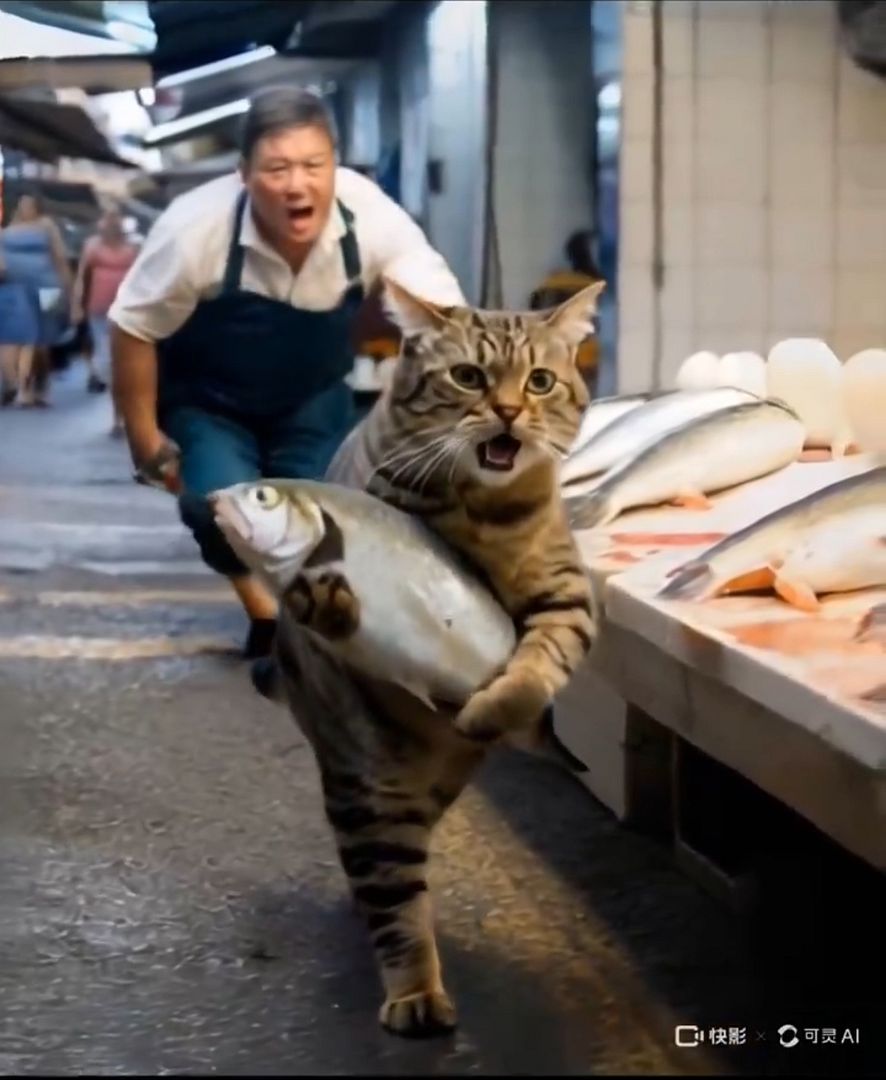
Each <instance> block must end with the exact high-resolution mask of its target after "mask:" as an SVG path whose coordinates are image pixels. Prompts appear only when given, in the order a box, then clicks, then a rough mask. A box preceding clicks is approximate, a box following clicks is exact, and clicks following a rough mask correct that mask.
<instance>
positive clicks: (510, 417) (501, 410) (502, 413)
mask: <svg viewBox="0 0 886 1080" xmlns="http://www.w3.org/2000/svg"><path fill="white" fill-rule="evenodd" d="M492 411H493V412H494V413H495V415H496V416H498V417H500V418H501V419H502V420H504V422H505V424H507V426H508V427H510V426H511V424H513V422H514V421H515V420H516V419H517V417H518V416H519V415H520V413H521V412H523V406H522V405H493V406H492Z"/></svg>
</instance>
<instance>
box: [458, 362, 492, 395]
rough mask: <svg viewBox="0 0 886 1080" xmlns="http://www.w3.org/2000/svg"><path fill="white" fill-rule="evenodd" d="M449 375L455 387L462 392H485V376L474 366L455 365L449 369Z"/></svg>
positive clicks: (480, 369) (481, 370)
mask: <svg viewBox="0 0 886 1080" xmlns="http://www.w3.org/2000/svg"><path fill="white" fill-rule="evenodd" d="M449 375H450V378H451V379H452V381H453V382H454V383H455V385H456V386H460V387H461V388H462V390H485V389H486V376H485V375H484V373H483V369H482V368H479V367H477V365H476V364H456V365H455V367H452V368H450V369H449Z"/></svg>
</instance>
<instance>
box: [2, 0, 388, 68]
mask: <svg viewBox="0 0 886 1080" xmlns="http://www.w3.org/2000/svg"><path fill="white" fill-rule="evenodd" d="M396 6H397V0H117V2H113V0H2V2H0V9H2V10H5V11H8V12H9V13H10V14H14V15H18V16H20V17H21V18H25V19H29V20H31V21H32V22H37V23H43V24H45V25H49V26H56V27H59V28H63V29H68V30H76V31H78V32H80V33H86V34H92V35H94V36H96V37H104V38H111V39H115V40H117V41H120V42H126V43H128V44H129V45H131V46H132V48H133V50H134V52H135V53H136V54H137V55H139V56H140V58H142V59H144V60H147V61H149V63H150V65H151V68H152V70H153V76H154V81H155V82H156V81H159V80H161V79H163V78H164V77H166V76H169V75H175V74H178V73H180V72H183V71H187V70H188V69H191V68H196V67H202V66H204V65H206V64H211V63H214V62H216V61H218V60H223V59H226V58H228V57H231V56H236V55H238V54H240V53H244V52H248V51H249V50H251V49H254V48H256V47H259V46H262V45H270V46H272V47H273V48H274V49H275V50H276V51H277V52H279V53H283V54H286V55H292V56H302V57H316V58H330V59H332V58H335V59H371V58H374V57H376V56H377V55H378V52H379V48H380V40H381V24H382V22H383V20H384V19H385V17H386V16H387V15H388V14H389V13H390V12H391V11H392V9H393V8H394V7H396ZM108 60H109V61H110V60H112V58H108Z"/></svg>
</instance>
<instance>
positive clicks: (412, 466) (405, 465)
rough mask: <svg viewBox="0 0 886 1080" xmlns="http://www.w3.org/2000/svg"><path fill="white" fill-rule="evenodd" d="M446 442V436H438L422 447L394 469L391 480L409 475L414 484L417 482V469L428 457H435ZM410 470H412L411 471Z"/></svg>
mask: <svg viewBox="0 0 886 1080" xmlns="http://www.w3.org/2000/svg"><path fill="white" fill-rule="evenodd" d="M445 443H446V439H445V438H438V439H435V440H434V441H433V442H432V443H429V444H428V445H427V446H424V447H422V448H421V449H420V450H418V451H417V452H416V453H415V454H413V455H412V456H411V457H409V458H408V459H407V460H406V461H404V462H402V463H401V464H400V465H399V466H398V468H396V469H395V470H394V472H393V473H392V475H391V477H390V482H391V483H394V482H395V481H396V480H397V479H398V478H399V477H401V476H404V475H408V476H409V477H410V482H411V483H412V484H414V483H415V482H416V471H418V469H419V466H420V465H422V464H423V463H424V462H425V461H426V460H427V459H429V458H433V457H434V455H435V453H436V452H437V451H438V450H439V449H440V448H441V447H442V446H444V445H445ZM410 470H412V472H411V473H410Z"/></svg>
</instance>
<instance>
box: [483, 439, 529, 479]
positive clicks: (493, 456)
mask: <svg viewBox="0 0 886 1080" xmlns="http://www.w3.org/2000/svg"><path fill="white" fill-rule="evenodd" d="M522 445H523V444H522V443H521V442H520V440H519V439H515V438H514V436H513V435H508V434H506V433H505V432H502V434H501V435H496V436H495V438H494V439H488V440H487V441H486V442H482V443H480V445H479V446H478V447H477V458H478V460H479V462H480V468H481V469H493V470H495V471H497V472H508V471H509V470H510V469H513V467H514V461H515V459H516V457H517V454H518V453H519V450H520V447H521V446H522Z"/></svg>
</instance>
